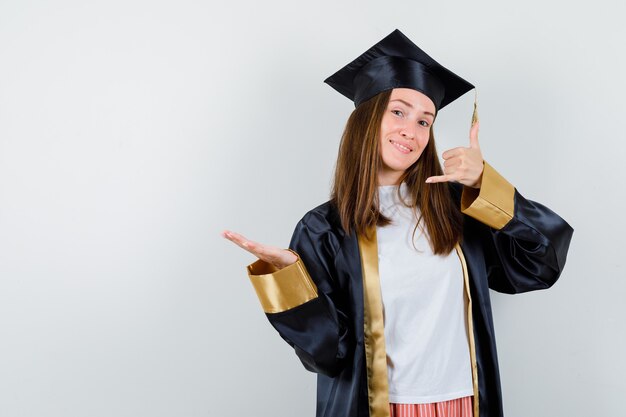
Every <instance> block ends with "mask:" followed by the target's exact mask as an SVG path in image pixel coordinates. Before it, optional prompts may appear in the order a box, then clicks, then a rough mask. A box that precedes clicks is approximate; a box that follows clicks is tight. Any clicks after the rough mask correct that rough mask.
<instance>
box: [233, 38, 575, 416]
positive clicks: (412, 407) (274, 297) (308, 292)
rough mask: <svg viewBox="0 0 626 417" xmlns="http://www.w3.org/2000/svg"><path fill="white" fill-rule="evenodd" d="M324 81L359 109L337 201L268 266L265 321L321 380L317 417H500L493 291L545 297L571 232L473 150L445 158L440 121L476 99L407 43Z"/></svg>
mask: <svg viewBox="0 0 626 417" xmlns="http://www.w3.org/2000/svg"><path fill="white" fill-rule="evenodd" d="M326 82H327V83H328V84H329V85H331V86H332V87H333V88H335V89H336V90H337V91H339V92H340V93H342V94H343V95H345V96H346V97H349V98H350V99H351V100H353V101H354V102H355V106H356V108H355V110H354V112H353V113H352V114H351V116H350V118H349V120H348V122H347V125H346V128H345V131H344V134H343V137H342V141H341V145H340V150H339V157H338V160H337V165H336V172H335V180H334V185H333V190H332V194H331V198H330V200H329V201H327V202H325V203H324V204H321V205H319V206H317V207H315V208H313V209H312V210H310V211H309V212H308V213H306V214H305V215H304V217H303V218H302V219H301V220H300V221H299V222H298V224H297V225H296V228H295V231H294V233H293V236H292V239H291V242H290V244H289V248H288V249H281V248H277V247H273V246H268V245H263V244H260V243H257V242H253V241H250V240H248V239H246V238H245V237H243V236H241V235H239V234H237V233H234V232H230V231H224V232H223V236H224V237H226V238H228V239H229V240H231V241H232V242H234V243H236V244H238V245H239V246H241V247H242V248H244V249H246V250H248V251H250V252H251V253H253V254H254V255H255V256H257V257H258V258H259V259H258V260H257V261H256V262H254V263H252V264H250V265H248V267H247V270H248V275H249V277H250V280H251V282H252V284H253V286H254V288H255V290H256V292H257V295H258V296H259V299H260V301H261V305H262V307H263V309H264V312H265V313H266V316H267V318H268V319H269V321H270V323H271V324H272V325H273V326H274V328H275V329H276V330H277V331H278V332H279V334H280V335H281V337H282V338H283V339H284V340H286V341H287V343H289V344H290V345H291V346H292V347H293V348H294V350H295V353H296V355H297V356H298V357H299V359H300V360H301V362H302V363H303V365H304V367H305V368H306V369H308V370H310V371H312V372H316V373H317V376H318V385H317V416H318V417H321V416H325V417H365V416H368V417H388V416H391V417H402V416H405V415H406V416H418V417H419V416H422V415H423V416H462V417H468V416H472V415H473V416H475V417H499V416H502V415H503V411H502V398H501V391H500V379H499V374H498V362H497V355H496V345H495V335H494V328H493V321H492V316H491V305H490V299H489V288H491V289H493V290H496V291H499V292H504V293H521V292H525V291H532V290H537V289H543V288H548V287H550V286H551V285H552V284H554V282H555V281H556V280H557V278H558V277H559V275H560V274H561V271H562V270H563V266H564V264H565V260H566V255H567V250H568V247H569V242H570V239H571V236H572V233H573V229H572V228H571V227H570V226H569V225H568V224H567V222H565V221H564V220H563V219H562V218H561V217H559V216H558V215H557V214H555V213H554V212H553V211H551V210H550V209H548V208H547V207H545V206H543V205H541V204H538V203H535V202H533V201H530V200H526V199H525V198H524V197H523V196H522V195H521V194H520V193H519V192H518V191H517V190H516V189H515V188H514V187H513V186H512V185H511V184H510V183H509V182H508V181H507V180H506V179H504V178H503V177H502V176H501V175H499V174H498V172H497V171H495V170H494V169H493V168H492V167H491V166H490V165H489V164H488V163H486V162H485V161H483V158H482V155H481V152H480V148H479V145H478V122H477V120H476V117H475V116H476V113H474V119H473V123H472V128H471V130H470V146H469V147H468V148H455V149H452V150H448V151H446V152H444V153H443V158H444V160H445V162H444V169H443V170H442V168H441V166H440V164H439V160H438V158H437V151H436V148H435V143H434V138H433V132H432V126H433V123H434V121H435V118H436V116H437V113H438V111H439V110H441V108H443V107H444V106H445V105H447V104H448V103H450V102H452V101H453V100H455V99H456V98H458V97H459V96H461V95H462V94H464V93H465V92H467V91H469V90H470V89H472V88H473V86H472V85H471V84H469V83H468V82H466V81H465V80H463V79H461V78H460V77H458V76H456V75H455V74H453V73H452V72H450V71H449V70H447V69H445V68H444V67H442V66H441V65H439V64H438V63H437V62H436V61H434V60H433V59H432V58H431V57H429V56H428V55H427V54H425V53H424V52H423V51H422V50H421V49H419V48H418V47H417V46H416V45H415V44H413V43H412V42H411V41H410V40H409V39H408V38H407V37H406V36H404V35H403V34H402V33H401V32H400V31H398V30H395V31H394V32H392V33H391V34H390V35H388V36H387V37H385V38H384V39H382V40H381V41H380V42H378V43H377V44H376V45H374V46H372V47H371V48H370V49H368V50H367V51H366V52H365V53H363V54H362V55H361V56H359V57H358V58H356V59H355V60H354V61H352V62H351V63H350V64H348V65H346V66H345V67H344V68H342V69H341V70H339V71H338V72H337V73H335V74H334V75H333V76H331V77H329V78H328V79H327V80H326Z"/></svg>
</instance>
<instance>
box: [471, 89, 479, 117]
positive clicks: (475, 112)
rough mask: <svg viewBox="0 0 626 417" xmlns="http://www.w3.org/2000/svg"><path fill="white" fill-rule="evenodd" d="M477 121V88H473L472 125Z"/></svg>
mask: <svg viewBox="0 0 626 417" xmlns="http://www.w3.org/2000/svg"><path fill="white" fill-rule="evenodd" d="M477 121H478V89H476V88H474V113H472V126H474V123H476V122H477Z"/></svg>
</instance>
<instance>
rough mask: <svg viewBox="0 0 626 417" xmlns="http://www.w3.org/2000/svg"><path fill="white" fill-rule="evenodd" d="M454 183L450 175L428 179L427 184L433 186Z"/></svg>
mask: <svg viewBox="0 0 626 417" xmlns="http://www.w3.org/2000/svg"><path fill="white" fill-rule="evenodd" d="M448 181H452V178H451V177H450V176H449V175H436V176H434V177H428V178H426V182H427V183H429V184H431V183H435V182H448Z"/></svg>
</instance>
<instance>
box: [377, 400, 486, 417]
mask: <svg viewBox="0 0 626 417" xmlns="http://www.w3.org/2000/svg"><path fill="white" fill-rule="evenodd" d="M473 399H474V396H473V395H470V396H469V397H463V398H456V399H454V400H449V401H441V402H438V403H430V404H396V403H390V404H389V414H390V416H391V417H472V416H473V413H472V409H473Z"/></svg>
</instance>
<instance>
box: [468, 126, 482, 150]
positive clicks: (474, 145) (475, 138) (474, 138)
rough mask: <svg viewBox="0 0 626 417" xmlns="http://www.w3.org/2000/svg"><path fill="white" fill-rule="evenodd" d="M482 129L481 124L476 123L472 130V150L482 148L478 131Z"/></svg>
mask: <svg viewBox="0 0 626 417" xmlns="http://www.w3.org/2000/svg"><path fill="white" fill-rule="evenodd" d="M479 129H480V122H476V123H474V124H473V125H472V127H471V128H470V148H480V146H479V145H478V130H479Z"/></svg>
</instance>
